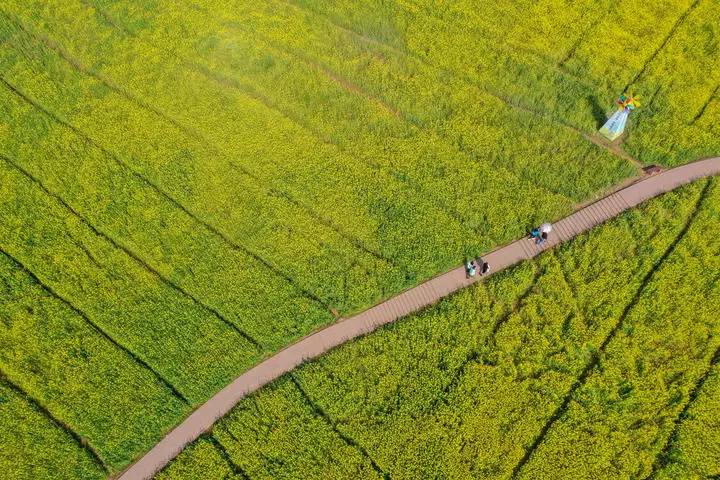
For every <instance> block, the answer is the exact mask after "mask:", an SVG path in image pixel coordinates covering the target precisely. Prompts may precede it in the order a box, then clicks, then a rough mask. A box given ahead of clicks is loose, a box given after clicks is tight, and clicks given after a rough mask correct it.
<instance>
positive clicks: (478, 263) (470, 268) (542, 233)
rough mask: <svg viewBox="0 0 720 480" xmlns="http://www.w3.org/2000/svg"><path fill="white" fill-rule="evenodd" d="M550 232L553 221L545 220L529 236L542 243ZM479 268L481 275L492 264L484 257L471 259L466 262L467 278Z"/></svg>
mask: <svg viewBox="0 0 720 480" xmlns="http://www.w3.org/2000/svg"><path fill="white" fill-rule="evenodd" d="M550 232H552V223H548V222H545V223H543V224H542V225H540V226H539V227H537V228H533V229H532V230H531V231H530V237H529V238H530V239H534V240H535V245H541V244H542V243H543V242H544V241H545V240H547V238H548V235H549V234H550ZM478 270H480V276H483V275H487V273H488V272H489V271H490V264H489V263H487V262H486V261H484V260H483V259H482V257H480V258H478V259H477V260H470V261H469V262H467V263H466V264H465V273H466V277H467V278H470V277H474V276H475V275H477V272H478Z"/></svg>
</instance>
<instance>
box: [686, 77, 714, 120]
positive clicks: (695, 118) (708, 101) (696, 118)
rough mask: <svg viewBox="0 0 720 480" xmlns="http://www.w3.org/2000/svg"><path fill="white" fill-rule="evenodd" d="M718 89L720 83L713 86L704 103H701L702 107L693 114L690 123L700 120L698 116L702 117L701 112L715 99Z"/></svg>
mask: <svg viewBox="0 0 720 480" xmlns="http://www.w3.org/2000/svg"><path fill="white" fill-rule="evenodd" d="M718 91H720V84H718V86H717V87H715V90H713V91H712V93H711V94H710V96H709V97H708V99H707V101H706V102H705V103H703V106H702V107H700V110H699V111H698V113H697V114H695V116H694V117H693V119H692V120H691V121H690V125H693V124H694V123H695V122H697V121H698V120H700V117H702V116H703V114H704V113H705V109H707V107H708V106H709V105H710V104H711V103H712V102H713V100H715V99H716V97H717V93H718Z"/></svg>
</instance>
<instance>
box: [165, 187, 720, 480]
mask: <svg viewBox="0 0 720 480" xmlns="http://www.w3.org/2000/svg"><path fill="white" fill-rule="evenodd" d="M718 218H720V182H718V180H717V179H715V180H711V181H707V180H702V181H699V182H697V183H695V184H691V185H690V186H687V187H683V188H682V189H680V190H678V191H674V192H671V193H668V194H665V195H664V196H662V197H659V198H657V199H654V200H651V201H650V202H648V203H646V204H644V205H642V206H640V207H638V208H636V209H633V210H631V211H629V212H627V213H625V214H622V215H621V216H620V217H618V218H617V219H614V220H612V221H610V222H608V223H606V224H604V225H603V226H600V227H596V228H594V229H592V230H591V231H589V232H586V233H584V234H582V235H580V236H579V237H578V238H576V239H574V240H573V241H571V242H569V243H568V244H565V245H563V246H561V247H559V248H557V249H555V250H554V251H549V252H546V253H544V254H542V255H541V256H539V257H538V258H537V259H536V260H534V261H532V262H530V261H528V262H524V263H522V264H520V265H518V266H516V267H513V268H512V269H510V270H508V271H504V272H502V273H499V274H497V275H495V276H492V277H490V278H489V279H488V280H486V281H484V282H482V283H479V284H476V285H475V286H473V287H470V288H468V289H467V290H464V291H461V292H459V293H457V294H455V295H453V296H452V297H450V298H448V299H445V300H443V301H442V302H441V303H440V304H438V305H436V306H433V307H430V308H428V309H426V310H425V311H423V312H421V313H418V314H415V315H412V316H410V317H408V318H405V319H403V320H400V321H398V322H396V323H395V324H392V325H390V326H388V327H385V328H383V329H381V330H379V331H377V332H375V333H373V334H371V335H368V336H366V337H364V338H362V339H360V340H357V341H353V342H351V343H347V344H345V345H343V346H341V347H338V348H337V349H335V350H333V351H331V352H330V353H328V354H326V355H324V356H322V357H319V358H318V359H316V360H313V361H311V362H309V363H306V364H303V365H302V366H301V367H299V368H298V369H296V370H295V371H293V372H292V373H290V374H286V375H285V376H283V377H281V378H280V379H278V380H277V381H275V382H273V383H272V384H270V385H269V386H267V387H265V388H263V389H261V390H260V391H258V392H256V393H255V394H253V395H251V396H249V397H247V398H245V399H243V400H242V401H241V402H240V403H239V404H238V405H237V406H236V407H235V408H234V409H233V410H232V411H231V412H230V413H229V414H228V415H227V416H226V417H225V418H223V419H222V420H220V421H219V422H218V423H217V424H216V425H215V427H214V428H213V429H212V431H211V432H209V433H208V434H206V435H205V436H203V437H201V438H200V439H199V440H198V441H196V442H195V443H193V444H191V445H190V446H189V447H188V448H187V449H186V450H185V451H184V452H183V453H181V454H180V456H179V457H177V459H176V460H175V461H174V462H173V463H171V464H170V465H169V466H168V467H166V469H165V470H164V471H162V472H161V473H160V474H158V475H157V476H156V477H155V478H156V479H157V480H176V479H177V480H179V479H183V480H191V479H208V480H214V479H223V478H297V479H322V478H338V479H339V478H347V479H357V478H393V479H397V478H402V479H405V478H407V479H412V478H462V479H465V478H510V477H512V478H518V479H555V478H563V479H578V478H658V479H679V478H682V479H687V478H717V475H718V474H720V451H718V439H719V438H720V416H719V415H720V410H719V409H718V408H717V407H718V401H720V389H719V388H718V384H719V382H720V335H719V333H720V321H719V319H718V315H717V312H718V311H720V282H719V280H720V222H718ZM233 475H234V476H233Z"/></svg>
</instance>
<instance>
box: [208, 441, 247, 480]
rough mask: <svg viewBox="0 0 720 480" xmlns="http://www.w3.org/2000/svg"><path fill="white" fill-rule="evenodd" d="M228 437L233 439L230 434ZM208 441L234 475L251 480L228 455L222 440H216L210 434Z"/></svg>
mask: <svg viewBox="0 0 720 480" xmlns="http://www.w3.org/2000/svg"><path fill="white" fill-rule="evenodd" d="M227 433H228V435H230V436H231V437H232V434H231V433H230V432H227ZM207 439H208V441H209V442H210V443H211V444H212V446H213V448H214V449H215V451H217V452H218V454H219V455H220V457H221V458H222V459H223V461H224V462H225V463H226V464H227V466H228V467H230V470H232V472H233V475H238V476H240V478H242V479H243V480H250V477H249V476H248V474H247V473H245V470H243V469H242V467H240V465H238V464H237V463H235V462H234V461H233V459H232V457H231V456H230V454H229V453H228V451H227V450H226V449H225V447H224V446H223V444H222V443H220V440H218V439H217V438H215V436H214V435H213V434H210V435H208V436H207Z"/></svg>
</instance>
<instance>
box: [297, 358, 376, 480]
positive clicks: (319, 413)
mask: <svg viewBox="0 0 720 480" xmlns="http://www.w3.org/2000/svg"><path fill="white" fill-rule="evenodd" d="M288 376H289V378H290V382H291V383H292V384H293V385H294V386H295V389H296V390H297V391H298V392H299V393H300V396H301V397H302V399H303V401H304V402H305V404H306V405H307V406H308V408H310V410H312V412H313V414H314V415H315V416H316V417H318V418H321V419H322V420H323V421H324V422H325V423H326V424H327V425H328V426H329V427H330V428H331V429H332V431H333V432H335V434H336V435H337V436H338V437H339V438H340V439H342V441H343V442H345V444H347V445H348V446H350V447H352V448H354V449H355V450H357V451H358V452H360V454H361V455H362V456H363V457H365V458H366V459H367V460H368V461H369V462H370V465H371V466H372V468H373V470H375V472H376V473H377V474H378V475H380V476H381V477H382V478H383V480H390V475H389V474H388V473H387V472H386V471H384V470H383V469H382V468H380V467H379V466H378V464H377V463H376V462H375V459H373V457H372V456H370V454H369V453H368V451H367V450H366V449H365V447H363V446H362V445H360V444H359V443H358V442H357V441H356V440H355V439H353V438H351V437H350V436H348V435H346V434H345V433H343V432H341V431H340V429H339V428H338V427H337V424H336V423H335V422H333V420H332V418H330V415H328V414H327V412H326V411H325V410H323V409H322V407H320V406H319V405H318V404H317V403H315V402H314V401H313V399H312V398H310V395H308V394H307V392H306V391H305V389H304V388H303V387H302V385H300V383H299V382H298V381H297V379H296V378H295V375H293V374H292V372H291V373H289V374H288Z"/></svg>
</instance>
